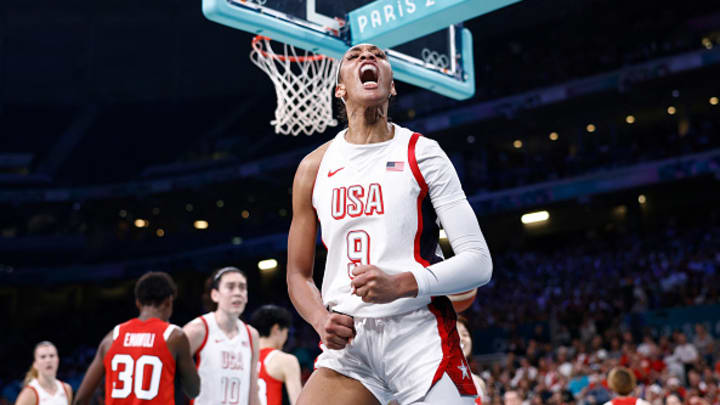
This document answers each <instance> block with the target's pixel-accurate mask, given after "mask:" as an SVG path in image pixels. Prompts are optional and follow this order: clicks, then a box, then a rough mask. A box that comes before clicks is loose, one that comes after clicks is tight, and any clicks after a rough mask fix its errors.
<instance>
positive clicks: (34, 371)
mask: <svg viewBox="0 0 720 405" xmlns="http://www.w3.org/2000/svg"><path fill="white" fill-rule="evenodd" d="M33 354H34V358H35V360H34V361H33V364H32V366H31V367H30V370H29V371H28V372H27V375H26V376H25V381H24V388H23V390H22V391H20V395H18V398H17V401H16V402H15V405H67V404H69V403H70V401H72V388H70V385H69V384H68V383H65V382H62V381H60V380H58V379H57V370H58V365H59V364H60V357H59V356H58V351H57V348H55V345H54V344H52V343H50V342H48V341H47V340H46V341H43V342H40V343H38V344H37V345H35V350H33Z"/></svg>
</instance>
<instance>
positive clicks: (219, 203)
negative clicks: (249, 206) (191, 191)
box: [215, 200, 225, 208]
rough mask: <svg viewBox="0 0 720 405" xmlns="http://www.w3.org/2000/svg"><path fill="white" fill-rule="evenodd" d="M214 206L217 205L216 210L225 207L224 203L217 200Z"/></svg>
mask: <svg viewBox="0 0 720 405" xmlns="http://www.w3.org/2000/svg"><path fill="white" fill-rule="evenodd" d="M215 205H217V207H218V208H222V207H224V206H225V201H223V200H217V202H215Z"/></svg>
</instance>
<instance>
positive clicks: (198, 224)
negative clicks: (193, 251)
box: [193, 219, 210, 229]
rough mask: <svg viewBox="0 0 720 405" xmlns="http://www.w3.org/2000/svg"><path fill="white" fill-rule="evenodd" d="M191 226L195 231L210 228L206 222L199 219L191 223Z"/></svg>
mask: <svg viewBox="0 0 720 405" xmlns="http://www.w3.org/2000/svg"><path fill="white" fill-rule="evenodd" d="M193 226H194V227H195V229H208V226H210V224H208V222H207V221H204V220H202V219H199V220H197V221H195V222H193Z"/></svg>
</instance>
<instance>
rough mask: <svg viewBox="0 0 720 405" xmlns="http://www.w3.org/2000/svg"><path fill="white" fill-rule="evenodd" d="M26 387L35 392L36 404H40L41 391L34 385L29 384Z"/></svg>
mask: <svg viewBox="0 0 720 405" xmlns="http://www.w3.org/2000/svg"><path fill="white" fill-rule="evenodd" d="M26 387H28V388H30V389H31V390H32V391H33V392H34V393H35V405H39V404H40V393H39V392H38V390H36V389H35V387H33V386H32V385H30V384H28V385H26Z"/></svg>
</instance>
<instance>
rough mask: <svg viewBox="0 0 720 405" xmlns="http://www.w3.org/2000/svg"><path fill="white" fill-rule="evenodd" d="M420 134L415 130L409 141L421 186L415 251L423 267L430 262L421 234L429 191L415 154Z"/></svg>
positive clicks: (412, 164)
mask: <svg viewBox="0 0 720 405" xmlns="http://www.w3.org/2000/svg"><path fill="white" fill-rule="evenodd" d="M420 136H421V135H420V134H419V133H417V132H415V133H414V134H412V136H411V137H410V142H409V143H408V163H409V164H410V170H411V171H412V174H413V176H414V177H415V181H417V183H418V186H420V193H419V194H418V197H417V231H416V232H415V242H414V247H413V252H414V255H415V261H416V262H418V263H420V264H421V265H422V266H423V267H428V266H429V265H430V262H428V261H427V260H425V259H424V258H423V257H422V255H421V254H420V236H421V235H422V231H423V216H422V203H423V200H424V199H425V196H426V195H427V193H428V185H427V183H426V182H425V178H424V177H423V175H422V173H421V172H420V166H418V162H417V156H416V155H415V147H416V145H417V141H418V139H419V138H420Z"/></svg>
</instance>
